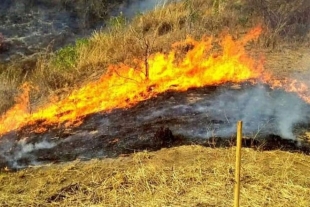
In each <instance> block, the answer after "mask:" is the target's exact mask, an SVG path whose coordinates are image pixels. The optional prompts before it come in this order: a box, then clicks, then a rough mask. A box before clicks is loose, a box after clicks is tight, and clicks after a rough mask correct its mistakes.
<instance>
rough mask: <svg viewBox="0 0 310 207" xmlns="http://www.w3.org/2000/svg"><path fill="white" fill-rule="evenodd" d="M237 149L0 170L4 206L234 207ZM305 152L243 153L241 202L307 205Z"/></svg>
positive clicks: (191, 149) (309, 164)
mask: <svg viewBox="0 0 310 207" xmlns="http://www.w3.org/2000/svg"><path fill="white" fill-rule="evenodd" d="M234 166H235V149H234V148H230V149H223V148H220V149H212V148H205V147H201V146H182V147H178V148H170V149H162V150H160V151H158V152H140V153H136V154H133V155H130V156H129V157H120V158H117V159H103V160H91V161H84V162H82V161H75V162H73V163H66V164H57V165H51V166H45V167H34V168H29V169H25V170H21V171H18V172H1V173H0V191H1V194H0V205H1V206H122V207H123V206H225V207H226V206H232V205H233V186H234V181H233V180H234ZM309 168H310V161H309V156H305V155H302V154H297V153H288V152H282V151H271V152H258V151H254V150H252V149H243V151H242V171H241V183H242V185H241V186H242V187H241V206H272V207H276V206H279V207H280V206H281V207H283V206H294V207H298V206H300V207H304V206H310V199H309V194H310V179H309V177H308V176H309V175H308V174H309Z"/></svg>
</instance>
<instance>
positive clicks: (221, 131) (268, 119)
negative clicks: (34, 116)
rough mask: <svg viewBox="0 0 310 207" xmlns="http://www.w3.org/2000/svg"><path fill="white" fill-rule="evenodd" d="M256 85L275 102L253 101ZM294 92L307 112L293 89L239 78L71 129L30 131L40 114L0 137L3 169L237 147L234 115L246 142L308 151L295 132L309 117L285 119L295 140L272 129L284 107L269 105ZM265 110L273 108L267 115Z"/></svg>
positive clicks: (94, 117) (174, 93) (258, 146)
mask: <svg viewBox="0 0 310 207" xmlns="http://www.w3.org/2000/svg"><path fill="white" fill-rule="evenodd" d="M256 90H258V91H259V93H266V94H265V95H264V96H270V97H271V99H270V101H274V102H277V103H278V104H279V105H275V106H274V105H269V106H264V107H266V108H264V109H260V107H261V106H259V105H257V104H258V103H259V102H261V101H264V100H260V98H262V96H257V92H255V91H256ZM279 94H280V95H279ZM249 97H252V98H249ZM279 97H280V98H279ZM292 97H293V99H294V100H295V101H296V100H297V101H299V102H300V104H301V105H302V107H301V108H300V109H299V110H302V111H303V113H304V112H306V111H309V110H310V108H309V106H308V105H307V104H306V103H303V101H302V100H301V99H299V98H298V97H297V96H295V95H294V94H291V93H287V92H285V91H283V90H272V89H271V88H269V87H268V86H267V85H253V84H251V83H244V84H242V85H237V86H236V85H235V84H225V85H221V86H211V87H203V88H192V89H189V90H188V91H185V92H177V91H173V90H170V91H167V92H165V93H163V94H160V95H158V96H157V97H154V98H151V99H149V100H145V101H143V102H140V103H138V104H137V105H135V106H133V107H130V108H127V109H115V110H113V111H110V112H102V113H97V114H91V115H88V116H86V117H83V123H82V124H81V125H79V126H77V127H69V128H66V127H65V126H64V123H63V124H60V125H58V126H43V127H45V128H47V131H45V132H40V133H39V132H34V131H35V129H36V128H38V127H42V123H43V120H42V121H38V122H36V123H33V124H32V125H29V126H26V127H24V128H22V129H21V130H18V131H14V132H11V133H9V134H6V135H4V136H3V137H2V138H1V140H0V147H1V151H2V153H1V156H2V159H1V167H2V168H4V167H10V168H20V167H26V166H28V165H37V164H47V163H55V162H64V161H72V160H75V159H84V160H89V159H92V158H106V157H117V156H119V155H122V154H128V153H134V152H139V151H143V150H151V151H152V150H158V149H160V148H163V147H174V146H180V145H191V144H199V145H203V146H208V147H231V146H234V145H235V137H234V135H233V134H234V133H233V131H234V130H235V123H236V120H237V119H238V118H241V119H242V118H243V119H244V120H246V121H245V124H244V132H245V139H244V142H243V145H244V147H251V148H255V149H259V150H274V149H281V150H288V151H298V152H304V153H306V154H309V152H310V145H309V143H308V141H307V140H306V139H303V138H301V137H302V135H303V133H304V132H306V131H307V130H309V122H310V117H309V116H308V115H306V116H304V117H303V118H302V119H300V120H296V121H295V122H291V123H289V124H288V125H285V126H286V127H292V130H293V131H294V136H296V137H294V138H292V137H283V136H281V135H282V134H283V133H282V131H281V130H282V129H280V128H278V125H279V123H280V122H281V121H285V120H278V119H279V116H280V118H281V116H282V115H281V113H285V111H281V110H280V111H274V110H275V108H279V107H280V106H281V105H282V106H286V105H287V106H290V104H292V103H291V102H292ZM263 98H264V97H263ZM240 99H242V100H241V101H240ZM245 99H247V101H246V102H244V101H243V100H245ZM251 99H252V100H254V103H253V102H252V103H251ZM255 103H256V105H255ZM293 103H294V102H293ZM249 104H254V105H253V106H254V108H253V110H254V111H257V113H256V112H255V113H253V114H251V113H250V112H249ZM221 105H222V106H221ZM268 107H269V108H268ZM243 110H246V116H243V115H244V114H243V113H242V111H243ZM268 110H271V111H272V112H270V113H265V111H268ZM283 110H286V107H284V108H283ZM291 110H292V111H291V113H299V110H298V111H294V109H291ZM234 113H236V114H241V116H240V115H237V116H236V114H234ZM242 114H243V115H242ZM249 114H250V115H249ZM306 114H307V113H306ZM242 116H243V117H242ZM291 116H292V115H291ZM257 117H260V118H257ZM285 130H286V129H285Z"/></svg>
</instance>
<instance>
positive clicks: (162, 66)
mask: <svg viewBox="0 0 310 207" xmlns="http://www.w3.org/2000/svg"><path fill="white" fill-rule="evenodd" d="M260 33H261V29H260V28H259V27H257V28H254V29H253V30H251V31H250V32H249V33H248V34H247V35H245V37H244V38H243V39H241V40H236V41H234V40H233V39H232V37H231V36H229V35H227V36H225V37H223V39H222V40H221V42H220V45H221V47H222V52H221V53H218V54H212V53H211V49H212V42H213V39H212V38H203V39H202V40H201V41H195V40H193V39H192V38H187V39H186V40H185V41H184V42H179V43H175V44H174V45H173V49H172V51H171V52H169V54H161V53H157V54H154V55H152V56H150V57H149V59H148V69H149V77H146V75H145V70H146V66H145V63H144V61H138V66H139V67H138V68H132V67H129V66H127V65H124V64H119V65H113V66H110V67H109V68H108V70H107V72H106V73H105V74H104V75H103V76H102V77H101V78H100V80H98V81H95V82H90V83H89V84H87V85H85V86H83V87H82V88H80V89H79V90H75V91H73V92H72V94H71V95H70V96H69V97H68V98H66V99H64V100H61V101H59V102H56V103H53V104H50V105H48V106H46V107H44V108H42V109H40V110H38V111H36V112H34V113H30V111H29V110H28V108H27V106H28V105H29V101H28V98H27V97H28V93H29V90H30V88H29V86H28V85H25V86H24V93H23V94H22V96H21V97H20V98H19V100H18V103H17V104H16V105H15V106H14V107H13V108H11V109H10V110H9V111H7V112H6V114H4V115H3V116H2V117H1V118H0V135H1V134H4V133H7V132H9V131H11V130H17V129H20V128H21V127H23V126H25V125H27V124H30V123H36V121H38V120H41V121H42V122H41V123H43V125H55V124H58V123H66V125H67V126H69V125H72V124H80V123H81V120H82V118H83V117H84V116H85V115H87V114H91V113H95V112H100V111H109V110H112V109H114V108H126V107H130V106H133V105H134V104H136V103H137V102H139V101H142V100H146V99H149V98H151V97H154V96H156V95H157V94H159V93H162V92H165V91H167V90H169V89H173V90H179V91H185V90H187V89H189V88H191V87H202V86H207V85H218V84H222V83H225V82H235V83H239V82H243V81H247V80H254V79H258V78H260V77H262V71H263V65H262V63H261V62H260V61H255V60H253V59H251V58H250V57H249V56H248V55H247V54H246V51H245V49H244V46H245V45H246V44H247V43H248V42H249V41H251V40H255V39H257V38H258V36H259V35H260ZM180 46H181V47H182V46H183V47H184V46H191V48H192V49H191V50H189V51H188V52H187V53H186V55H185V56H184V57H183V58H182V59H180V60H178V58H176V53H177V51H178V47H180ZM263 78H264V77H263ZM265 80H268V81H269V80H271V79H270V78H267V76H266V77H265ZM275 86H276V85H275ZM44 130H45V129H44V128H43V129H42V128H39V127H38V128H37V131H38V132H41V131H44Z"/></svg>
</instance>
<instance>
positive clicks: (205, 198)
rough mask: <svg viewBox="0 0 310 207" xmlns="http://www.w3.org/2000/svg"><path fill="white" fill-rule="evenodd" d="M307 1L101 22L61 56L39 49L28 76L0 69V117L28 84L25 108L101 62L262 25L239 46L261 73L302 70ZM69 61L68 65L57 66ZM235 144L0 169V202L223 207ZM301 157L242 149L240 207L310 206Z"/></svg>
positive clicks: (192, 8) (225, 3)
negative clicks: (253, 38) (261, 62)
mask: <svg viewBox="0 0 310 207" xmlns="http://www.w3.org/2000/svg"><path fill="white" fill-rule="evenodd" d="M309 10H310V1H308V0H296V1H286V0H279V1H271V0H264V1H261V0H239V1H233V0H184V1H181V2H179V3H173V4H171V5H169V6H166V7H164V8H162V7H160V8H156V9H155V10H153V11H150V12H148V13H146V14H143V15H142V14H141V15H140V14H139V15H137V16H136V17H135V18H134V19H133V20H132V21H131V22H128V21H126V19H124V17H123V16H118V17H114V18H111V19H110V20H109V23H110V26H109V27H108V28H106V29H104V30H102V31H97V32H94V34H93V35H92V37H90V39H88V40H87V41H85V43H81V44H77V45H76V46H75V47H74V55H75V58H74V59H73V61H71V59H70V58H68V56H70V54H69V53H65V52H64V54H65V55H64V57H62V58H59V56H60V55H59V52H58V53H57V52H43V53H42V54H40V55H39V56H37V59H36V62H35V66H34V67H33V68H32V69H31V70H27V71H25V70H23V65H24V64H26V63H27V59H26V60H22V61H16V62H11V63H9V64H5V65H4V64H2V65H0V100H1V101H0V113H3V112H5V110H7V109H8V108H9V107H11V106H12V105H13V104H14V102H15V99H14V98H15V97H16V95H17V94H18V93H19V92H20V90H19V88H20V87H21V85H22V84H23V83H25V82H30V83H31V84H32V85H33V87H34V88H35V90H33V91H32V93H31V100H30V105H31V107H32V108H36V107H38V106H40V105H42V104H44V103H46V102H47V101H48V100H47V99H46V97H48V96H50V95H57V96H59V97H60V98H62V97H65V96H67V95H68V94H69V93H70V91H72V90H73V89H74V88H78V87H79V86H81V85H82V84H83V83H86V82H89V81H91V80H96V79H98V78H99V77H100V76H101V75H102V74H103V73H104V72H105V70H106V68H107V66H108V65H110V64H115V63H121V62H123V63H126V64H129V65H130V64H133V63H132V59H134V58H139V59H143V58H144V55H145V50H146V49H149V50H150V53H155V52H164V53H165V52H168V51H169V49H170V46H171V44H172V43H174V42H176V41H179V40H183V39H185V37H186V36H188V35H189V36H192V37H194V38H201V37H202V36H203V35H207V36H211V35H212V36H216V37H217V36H219V35H220V34H222V33H223V32H228V33H230V34H232V35H233V36H234V37H236V38H238V37H239V36H241V35H243V34H244V33H245V32H246V31H248V30H249V29H250V28H253V27H255V26H257V25H261V26H262V27H263V34H262V35H261V37H260V38H259V40H258V42H256V43H254V44H251V45H250V46H249V47H248V48H247V49H248V50H249V52H250V53H251V54H253V55H256V54H258V53H259V54H263V55H264V56H265V59H266V63H265V67H266V70H268V71H270V72H273V73H275V74H277V75H278V76H280V77H281V76H283V77H284V76H290V75H296V74H309V73H308V71H307V69H309V65H310V50H309V46H310V44H309V43H310V28H309V25H310V15H309ZM67 60H70V62H69V64H66V62H65V61H67ZM234 164H235V148H216V149H213V148H205V147H202V146H181V147H176V148H170V149H161V150H159V151H157V152H139V153H135V154H132V155H128V156H124V157H119V158H116V159H110V158H109V159H102V160H97V159H94V160H89V161H79V160H77V161H75V162H71V163H61V164H51V165H49V166H37V167H29V168H27V169H23V170H19V171H16V172H12V171H6V170H5V169H3V170H1V171H0V206H8V207H11V206H197V207H202V206H232V205H233V186H234V168H235V166H234ZM309 169H310V159H309V156H307V155H304V154H301V153H289V152H283V151H280V150H279V151H264V152H261V151H255V150H252V149H243V150H242V169H241V198H240V199H241V202H240V203H241V206H249V207H250V206H251V207H255V206H257V207H258V206H272V207H276V206H279V207H280V206H281V207H282V206H292V207H297V206H300V207H305V206H310V196H309V195H310V178H309Z"/></svg>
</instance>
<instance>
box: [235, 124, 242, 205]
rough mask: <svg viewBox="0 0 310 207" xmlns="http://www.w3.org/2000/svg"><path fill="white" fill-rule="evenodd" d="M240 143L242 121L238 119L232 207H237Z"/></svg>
mask: <svg viewBox="0 0 310 207" xmlns="http://www.w3.org/2000/svg"><path fill="white" fill-rule="evenodd" d="M241 144H242V121H238V124H237V149H236V172H235V205H234V207H239V197H240V166H241V165H240V162H241Z"/></svg>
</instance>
